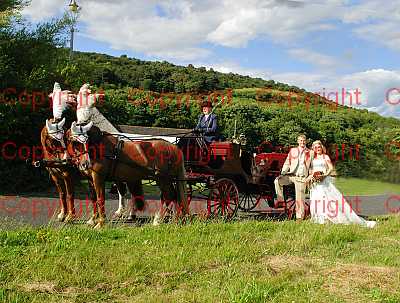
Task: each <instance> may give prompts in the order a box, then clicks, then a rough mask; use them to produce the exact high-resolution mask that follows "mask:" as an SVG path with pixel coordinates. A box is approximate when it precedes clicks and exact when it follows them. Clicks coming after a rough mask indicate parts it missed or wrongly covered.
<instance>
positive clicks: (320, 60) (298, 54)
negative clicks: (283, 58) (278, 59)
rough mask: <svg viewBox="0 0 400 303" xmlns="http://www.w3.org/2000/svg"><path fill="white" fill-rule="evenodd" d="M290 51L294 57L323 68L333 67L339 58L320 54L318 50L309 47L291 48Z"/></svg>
mask: <svg viewBox="0 0 400 303" xmlns="http://www.w3.org/2000/svg"><path fill="white" fill-rule="evenodd" d="M288 53H289V55H291V56H292V57H293V58H296V59H298V60H300V61H304V62H307V63H311V64H313V65H317V66H320V67H322V68H333V67H335V66H336V65H337V64H338V62H337V60H336V59H335V58H334V57H331V56H327V55H324V54H320V53H318V52H315V51H312V50H309V49H304V48H295V49H289V50H288Z"/></svg>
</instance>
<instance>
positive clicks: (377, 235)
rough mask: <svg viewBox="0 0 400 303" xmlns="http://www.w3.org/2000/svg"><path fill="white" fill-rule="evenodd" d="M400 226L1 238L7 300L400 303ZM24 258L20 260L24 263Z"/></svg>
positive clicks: (70, 232) (0, 291)
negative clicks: (399, 239) (399, 247)
mask: <svg viewBox="0 0 400 303" xmlns="http://www.w3.org/2000/svg"><path fill="white" fill-rule="evenodd" d="M399 227H400V219H399V218H398V217H397V216H395V217H391V218H389V219H388V220H383V219H382V220H381V221H380V222H379V223H378V226H377V228H375V229H372V230H371V229H366V228H362V227H358V226H340V225H326V226H319V225H314V224H312V223H310V222H304V223H301V224H296V223H295V222H268V221H263V222H257V221H249V222H236V223H216V222H212V223H205V222H197V223H194V224H190V225H184V226H181V225H163V226H160V227H157V228H154V227H152V226H147V225H146V226H142V227H119V228H105V229H104V230H102V231H100V232H97V231H94V230H91V229H88V228H85V227H83V226H67V227H65V228H60V229H57V228H56V229H55V228H41V229H33V228H27V229H17V230H12V231H4V230H3V231H0V243H1V247H2V249H1V251H0V260H1V263H0V264H1V271H0V277H1V278H0V301H2V302H399V300H400V293H399V288H398V287H397V285H398V284H399V282H400V269H399V268H400V261H399V260H400V258H399V257H400V256H399V252H398V245H399V241H398V238H399V233H398V230H399ZM16 256H18V257H16Z"/></svg>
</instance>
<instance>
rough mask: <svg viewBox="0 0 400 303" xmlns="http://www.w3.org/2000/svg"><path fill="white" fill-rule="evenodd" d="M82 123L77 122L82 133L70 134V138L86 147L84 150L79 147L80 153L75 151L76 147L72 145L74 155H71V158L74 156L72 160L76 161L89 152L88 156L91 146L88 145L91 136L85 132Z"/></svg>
mask: <svg viewBox="0 0 400 303" xmlns="http://www.w3.org/2000/svg"><path fill="white" fill-rule="evenodd" d="M82 124H83V123H82ZM82 124H77V125H76V126H78V127H79V128H80V133H79V134H73V133H72V132H71V134H70V140H71V141H72V142H79V143H81V144H82V145H83V147H84V150H83V151H82V149H79V153H78V154H77V153H76V152H75V148H74V147H72V151H73V155H71V158H72V160H73V161H74V162H76V160H79V159H80V158H81V157H82V156H84V155H86V154H88V157H89V147H88V140H89V136H88V135H87V134H86V133H83V131H82ZM89 161H90V158H89Z"/></svg>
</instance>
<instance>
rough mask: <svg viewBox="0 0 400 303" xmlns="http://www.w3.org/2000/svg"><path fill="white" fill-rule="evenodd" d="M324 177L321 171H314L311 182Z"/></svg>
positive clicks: (319, 180)
mask: <svg viewBox="0 0 400 303" xmlns="http://www.w3.org/2000/svg"><path fill="white" fill-rule="evenodd" d="M324 178H325V176H324V173H323V172H322V171H316V172H314V173H313V176H312V182H313V183H314V182H318V183H319V182H321V181H322V180H323V179H324Z"/></svg>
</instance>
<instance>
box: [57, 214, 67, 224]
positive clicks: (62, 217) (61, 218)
mask: <svg viewBox="0 0 400 303" xmlns="http://www.w3.org/2000/svg"><path fill="white" fill-rule="evenodd" d="M65 217H66V214H64V213H63V212H60V213H59V214H58V216H57V220H58V221H60V222H63V221H64V219H65Z"/></svg>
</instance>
